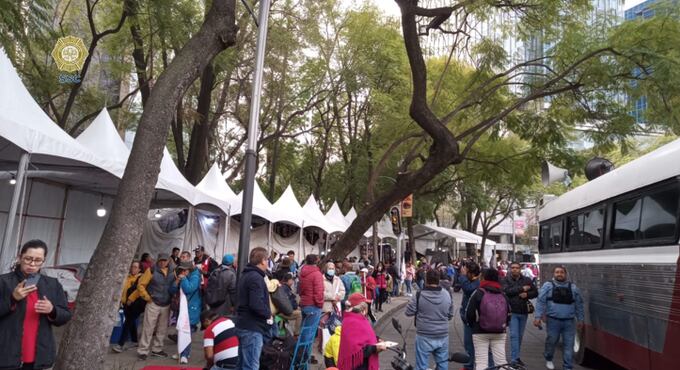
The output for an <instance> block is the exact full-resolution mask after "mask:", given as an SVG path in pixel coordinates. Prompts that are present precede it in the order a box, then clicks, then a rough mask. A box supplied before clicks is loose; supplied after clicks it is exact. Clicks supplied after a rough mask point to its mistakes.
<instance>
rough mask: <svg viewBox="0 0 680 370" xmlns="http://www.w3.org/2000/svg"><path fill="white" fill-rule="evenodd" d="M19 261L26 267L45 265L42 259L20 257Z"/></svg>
mask: <svg viewBox="0 0 680 370" xmlns="http://www.w3.org/2000/svg"><path fill="white" fill-rule="evenodd" d="M21 261H22V262H23V263H25V264H27V265H36V266H40V265H42V264H43V263H45V260H44V259H42V258H33V257H21Z"/></svg>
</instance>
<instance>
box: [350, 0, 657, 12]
mask: <svg viewBox="0 0 680 370" xmlns="http://www.w3.org/2000/svg"><path fill="white" fill-rule="evenodd" d="M370 1H371V2H372V3H374V4H376V5H377V6H378V8H380V9H382V10H383V11H384V12H385V13H387V14H389V15H398V14H399V7H398V6H397V3H395V2H394V0H370ZM644 1H645V0H626V1H625V5H624V6H623V9H624V10H625V9H628V8H630V7H633V6H635V5H637V4H640V3H641V2H644ZM351 2H352V3H354V4H356V3H363V2H364V1H360V0H351Z"/></svg>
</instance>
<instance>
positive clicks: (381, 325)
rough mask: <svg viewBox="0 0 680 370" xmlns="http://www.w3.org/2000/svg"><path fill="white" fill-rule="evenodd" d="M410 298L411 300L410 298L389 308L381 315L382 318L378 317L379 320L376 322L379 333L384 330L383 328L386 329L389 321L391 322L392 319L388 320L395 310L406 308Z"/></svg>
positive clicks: (376, 329)
mask: <svg viewBox="0 0 680 370" xmlns="http://www.w3.org/2000/svg"><path fill="white" fill-rule="evenodd" d="M409 300H410V298H409V299H407V300H406V301H405V302H402V303H399V304H398V305H396V306H394V307H392V308H390V309H389V310H387V312H385V313H384V314H383V315H381V316H380V318H379V319H378V321H376V323H375V331H376V332H378V333H379V332H382V331H383V329H384V326H385V325H387V323H389V322H390V321H391V320H388V319H389V318H391V317H392V315H393V314H394V313H395V312H397V311H399V310H401V309H402V308H404V307H405V306H406V305H407V304H408V302H409Z"/></svg>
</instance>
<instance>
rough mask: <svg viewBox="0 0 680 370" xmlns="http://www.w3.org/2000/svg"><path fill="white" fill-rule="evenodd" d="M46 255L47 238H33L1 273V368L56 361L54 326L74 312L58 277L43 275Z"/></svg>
mask: <svg viewBox="0 0 680 370" xmlns="http://www.w3.org/2000/svg"><path fill="white" fill-rule="evenodd" d="M45 258H47V245H46V244H45V242H43V241H42V240H31V241H29V242H26V244H24V245H23V246H22V247H21V252H20V254H19V260H18V262H17V264H16V265H15V267H14V270H13V271H12V272H10V273H7V274H4V275H0V348H2V356H0V369H31V370H32V369H46V368H50V367H52V365H53V364H54V359H55V356H56V345H55V342H54V336H53V335H52V326H53V325H54V326H61V325H64V324H66V323H67V322H68V321H69V320H70V319H71V312H70V311H69V310H68V307H67V305H66V304H67V303H66V296H65V295H64V288H63V287H62V286H61V284H59V281H57V279H55V278H51V277H49V276H45V275H40V268H41V267H42V265H43V264H44V263H45ZM38 348H40V351H38V350H37V349H38Z"/></svg>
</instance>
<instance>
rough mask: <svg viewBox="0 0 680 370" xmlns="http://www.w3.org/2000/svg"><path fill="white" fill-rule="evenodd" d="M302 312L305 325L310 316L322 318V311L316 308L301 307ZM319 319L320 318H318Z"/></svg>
mask: <svg viewBox="0 0 680 370" xmlns="http://www.w3.org/2000/svg"><path fill="white" fill-rule="evenodd" d="M300 310H301V311H302V322H303V323H304V322H305V320H306V318H307V317H308V316H318V317H321V309H320V308H319V307H316V306H302V307H300ZM317 319H318V318H317Z"/></svg>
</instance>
